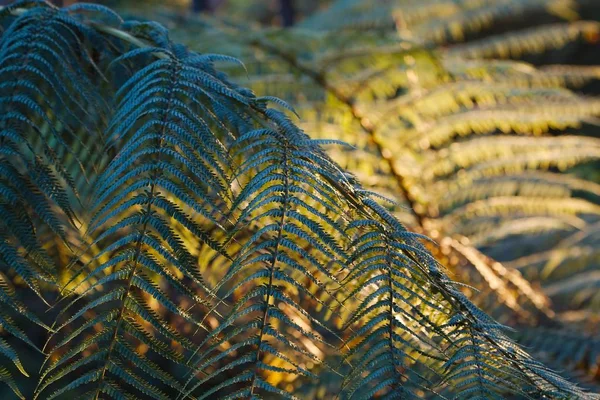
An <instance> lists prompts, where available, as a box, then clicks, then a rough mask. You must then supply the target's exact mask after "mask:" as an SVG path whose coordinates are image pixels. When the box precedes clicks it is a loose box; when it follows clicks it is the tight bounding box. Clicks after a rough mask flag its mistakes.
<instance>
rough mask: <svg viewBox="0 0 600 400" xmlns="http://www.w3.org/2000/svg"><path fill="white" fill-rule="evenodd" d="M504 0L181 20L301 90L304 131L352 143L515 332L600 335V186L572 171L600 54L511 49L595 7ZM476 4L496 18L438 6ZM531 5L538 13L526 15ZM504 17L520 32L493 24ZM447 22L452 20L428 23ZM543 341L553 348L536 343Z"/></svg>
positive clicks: (261, 78)
mask: <svg viewBox="0 0 600 400" xmlns="http://www.w3.org/2000/svg"><path fill="white" fill-rule="evenodd" d="M509 3H510V2H481V3H472V2H464V3H463V2H410V1H397V2H386V3H380V2H342V1H340V2H336V3H335V5H334V6H333V7H332V8H331V9H330V10H328V11H326V12H325V13H323V14H322V15H317V16H316V17H315V18H313V19H310V20H308V21H306V22H305V24H304V26H305V27H310V29H311V30H312V32H308V31H306V30H303V29H297V30H293V31H286V33H285V34H282V33H280V32H277V33H273V34H272V35H271V34H269V33H266V34H265V33H264V32H260V31H258V32H256V33H255V34H254V35H247V34H246V35H244V36H243V37H242V38H240V37H239V30H237V29H240V28H241V29H244V30H245V29H248V28H247V27H239V26H238V27H237V28H236V27H235V25H232V24H229V23H228V24H227V25H215V24H214V22H211V21H198V20H197V21H192V20H189V19H188V20H186V25H185V27H186V29H185V30H180V29H178V28H177V27H176V25H175V33H174V34H177V35H178V37H180V38H181V40H182V41H184V42H187V43H190V45H191V46H194V47H195V48H198V49H199V50H201V51H206V50H207V49H210V48H213V46H215V45H214V42H215V41H218V45H217V46H216V47H219V48H221V49H226V50H225V52H227V53H228V54H232V55H236V56H237V57H240V58H243V59H244V60H246V66H247V68H248V70H249V71H250V72H249V76H247V75H246V73H245V72H243V73H242V74H239V79H242V80H244V79H245V81H244V82H246V83H247V84H248V85H250V86H251V87H253V88H254V89H255V90H256V91H258V92H269V93H275V94H277V95H278V96H280V97H282V98H285V99H286V100H288V101H289V102H291V103H293V104H295V105H296V111H297V112H298V114H299V115H300V116H301V119H300V125H301V126H302V127H304V128H305V129H306V130H307V131H309V132H312V133H313V134H314V135H319V136H320V137H334V138H337V139H341V140H344V141H345V142H348V143H350V144H352V145H353V146H354V147H355V149H353V150H348V149H341V150H340V151H338V150H337V149H332V151H331V154H332V155H333V157H334V159H336V160H338V162H340V164H341V165H343V166H345V167H346V168H347V169H349V170H351V171H354V172H356V173H357V174H359V177H360V178H361V180H362V181H363V182H365V183H366V184H367V186H368V187H369V189H370V190H375V191H377V192H379V193H384V194H386V195H387V196H389V197H392V198H394V199H395V200H397V201H398V202H400V206H398V205H393V206H391V207H390V209H391V210H392V211H393V212H394V213H395V215H396V216H397V217H399V218H400V219H401V220H402V221H403V222H405V223H406V224H407V225H408V226H409V227H411V229H413V230H417V231H422V232H425V233H427V234H428V235H430V236H432V237H435V238H436V239H437V240H439V241H440V244H441V246H442V248H441V249H440V250H441V251H437V250H436V249H433V251H434V252H435V253H436V257H437V258H438V259H439V260H441V261H442V262H443V263H444V264H446V265H450V266H452V269H453V272H455V273H456V274H457V276H460V279H461V280H463V281H466V282H468V283H470V284H471V285H473V286H475V287H476V288H477V289H479V291H480V293H474V292H473V291H472V290H470V289H467V290H466V292H467V293H471V294H472V295H474V296H475V297H472V298H473V299H474V300H475V301H476V303H477V304H479V305H480V306H481V307H482V308H483V309H484V310H486V311H488V312H491V313H493V315H494V316H496V317H497V318H498V319H499V320H500V321H503V322H505V323H508V324H509V325H513V326H515V327H517V329H518V330H519V331H521V332H523V331H525V332H524V335H523V336H521V335H517V336H516V338H520V337H524V338H526V337H527V332H528V331H529V327H528V325H533V326H534V327H535V326H536V325H537V324H544V325H546V326H547V327H546V329H549V331H551V332H553V333H554V334H553V335H552V336H551V337H554V338H561V337H563V336H562V335H563V333H564V332H568V333H570V334H575V332H577V331H578V330H581V331H582V332H581V334H580V339H581V340H584V341H586V342H587V343H589V345H590V346H593V341H590V338H592V337H594V335H597V333H598V329H597V327H598V319H597V290H596V288H597V278H596V277H595V276H596V271H597V258H596V257H595V254H596V250H595V247H597V246H596V245H595V244H596V239H595V238H596V237H597V235H596V233H597V224H596V221H597V201H598V197H597V193H598V192H597V188H596V186H597V185H596V183H594V182H593V181H590V180H588V179H582V178H580V177H577V176H576V175H575V174H573V173H570V174H568V175H567V174H565V173H564V172H565V171H570V172H575V173H577V171H578V169H577V166H578V165H582V164H583V165H586V164H587V165H590V162H592V163H593V162H594V161H595V160H597V157H598V153H597V149H596V147H597V145H598V144H597V143H598V142H597V139H596V138H595V137H594V133H593V130H592V128H593V127H595V126H596V124H597V121H596V119H595V116H596V115H597V114H598V104H597V100H596V99H595V98H593V97H589V95H581V94H578V93H577V92H575V90H580V89H581V88H582V87H583V88H584V90H585V91H586V92H587V93H590V89H591V90H592V91H593V90H594V89H593V88H594V87H595V86H594V85H596V82H597V79H598V76H599V75H598V69H597V67H595V66H564V65H552V66H542V67H538V68H536V67H534V66H532V65H530V64H527V63H525V62H522V61H519V60H514V61H513V60H508V61H506V60H503V59H506V58H513V59H529V60H534V61H535V62H536V63H538V64H539V63H542V62H544V61H543V60H544V57H546V58H547V57H556V53H557V52H561V53H560V54H562V53H565V52H566V50H565V48H569V49H573V48H575V49H576V48H577V47H581V46H594V45H595V44H596V43H597V40H598V24H597V22H594V21H574V20H575V19H576V18H577V14H576V11H579V12H581V14H582V15H594V12H596V13H597V7H596V8H594V7H595V6H594V4H593V3H591V2H585V1H580V2H563V3H560V2H529V3H527V2H519V4H518V5H517V4H514V3H510V4H509ZM467 9H468V10H470V11H469V14H468V15H470V16H473V15H481V16H484V15H486V16H489V22H486V23H485V24H481V25H477V24H473V25H466V24H465V23H460V24H458V23H456V24H455V26H454V27H453V28H452V29H451V28H450V27H449V24H450V23H451V22H448V25H444V24H445V23H446V22H445V20H439V17H440V16H444V18H449V17H451V18H453V19H451V20H450V21H452V22H455V21H458V20H460V21H464V20H465V18H464V15H463V14H464V13H465V10H467ZM523 9H526V10H529V11H528V14H527V15H532V16H533V15H536V16H538V17H539V18H538V19H536V21H538V22H536V23H539V24H540V26H536V27H533V28H532V27H531V20H530V19H527V18H521V16H520V13H522V11H523ZM382 10H383V11H382ZM594 10H595V11H594ZM354 16H357V17H356V19H355V17H354ZM486 18H487V17H486ZM563 19H568V20H571V21H574V22H566V23H564V22H562V23H561V22H560V21H561V20H563ZM500 20H502V21H511V25H510V26H509V27H508V28H507V29H512V30H516V31H510V32H507V33H503V32H500V34H497V32H498V30H499V29H502V25H501V24H500V23H497V22H495V21H500ZM165 21H166V22H167V23H171V24H177V21H178V20H177V19H174V18H170V17H167V18H166V19H165ZM515 21H518V22H516V24H517V26H516V27H515ZM547 22H550V24H546V23H547ZM337 23H340V24H343V26H337V25H336V24H337ZM521 23H522V24H523V27H525V26H526V27H527V29H522V30H519V25H518V24H521ZM438 26H439V27H443V26H446V28H444V29H442V28H440V29H439V32H446V33H444V34H443V35H442V36H439V37H433V36H427V34H428V33H429V32H433V30H434V28H435V29H437V27H438ZM374 29H377V30H378V32H377V33H373V30H374ZM190 30H192V32H190ZM488 30H490V31H491V32H488ZM316 31H322V33H316ZM328 31H331V32H328ZM198 32H202V33H203V34H209V35H211V37H212V38H213V39H212V40H211V41H209V43H210V44H208V45H203V44H201V43H198V42H191V41H189V37H194V35H197V34H198ZM415 32H417V33H418V32H421V33H418V34H417V33H415ZM224 34H226V35H225V36H223V35H224ZM398 34H399V38H398ZM440 35H441V34H440ZM464 38H468V42H467V43H465V44H458V45H452V46H449V45H450V44H453V43H455V42H457V41H460V40H462V39H464ZM290 43H293V44H292V45H290ZM440 45H441V46H440ZM590 53H593V51H590ZM249 60H255V61H254V62H251V61H249ZM553 62H556V61H553ZM559 62H560V61H559ZM232 73H235V72H234V71H232ZM561 131H565V133H562V132H561ZM499 134H502V135H499ZM507 134H512V135H515V137H513V138H507V137H506V135H507ZM476 136H477V137H476ZM480 136H484V137H480ZM517 136H518V137H517ZM524 136H527V137H524ZM544 136H546V137H544ZM550 136H551V137H550ZM592 165H593V164H592ZM484 253H487V254H484ZM490 256H492V257H494V258H496V259H493V258H490ZM498 260H500V261H502V262H503V263H500V262H498ZM473 271H476V274H475V275H474V274H473ZM530 281H531V282H534V284H533V285H532V283H530ZM538 282H539V283H541V284H542V285H544V290H543V291H540V290H539V289H537V288H536V285H537V284H539V283H538ZM550 301H552V303H553V304H552V306H551V303H550ZM585 321H588V323H584V322H585ZM535 332H537V330H536V329H533V330H532V331H531V334H532V335H535V334H536V333H535ZM588 335H589V336H588ZM524 340H525V339H524ZM557 340H560V339H557ZM524 344H526V345H529V344H531V342H530V341H526V342H524ZM555 345H556V346H561V343H560V342H556V343H555ZM534 351H535V352H536V353H538V352H539V354H540V356H542V357H545V356H546V351H545V348H544V347H543V346H539V347H537V348H535V349H534ZM562 360H563V361H565V360H566V359H565V358H564V357H563V358H562ZM581 360H582V362H581V363H580V364H575V363H571V362H569V363H565V365H564V366H563V368H565V367H567V368H575V369H576V370H577V371H582V370H583V371H585V370H587V371H588V374H589V375H587V376H583V377H581V375H579V373H578V372H577V375H578V376H580V377H581V378H582V381H583V382H584V383H585V384H586V385H587V384H590V385H592V386H594V384H593V383H591V382H590V379H592V380H594V379H596V380H597V373H596V371H597V366H598V358H597V355H596V353H594V352H592V355H591V356H590V357H589V358H586V359H585V360H584V359H581ZM582 367H583V368H582ZM594 377H595V378H594ZM596 382H597V381H596ZM596 385H597V383H596ZM595 387H596V389H595V390H596V391H597V390H598V389H597V386H595Z"/></svg>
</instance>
